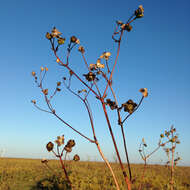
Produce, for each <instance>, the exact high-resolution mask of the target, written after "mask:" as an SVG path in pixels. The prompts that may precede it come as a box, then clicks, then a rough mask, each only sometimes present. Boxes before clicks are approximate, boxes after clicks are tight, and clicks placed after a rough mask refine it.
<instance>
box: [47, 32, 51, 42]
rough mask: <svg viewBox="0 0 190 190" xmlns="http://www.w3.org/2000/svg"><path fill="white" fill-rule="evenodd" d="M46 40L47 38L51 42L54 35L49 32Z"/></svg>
mask: <svg viewBox="0 0 190 190" xmlns="http://www.w3.org/2000/svg"><path fill="white" fill-rule="evenodd" d="M46 38H47V39H48V40H51V38H52V35H51V34H50V33H49V32H47V33H46Z"/></svg>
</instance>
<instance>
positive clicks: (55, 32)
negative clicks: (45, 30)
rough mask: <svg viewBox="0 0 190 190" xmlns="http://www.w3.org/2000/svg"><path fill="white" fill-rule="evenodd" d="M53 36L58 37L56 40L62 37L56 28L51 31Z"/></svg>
mask: <svg viewBox="0 0 190 190" xmlns="http://www.w3.org/2000/svg"><path fill="white" fill-rule="evenodd" d="M51 35H52V37H53V38H54V37H56V38H59V36H60V35H61V32H59V30H57V28H56V27H54V28H53V30H52V31H51Z"/></svg>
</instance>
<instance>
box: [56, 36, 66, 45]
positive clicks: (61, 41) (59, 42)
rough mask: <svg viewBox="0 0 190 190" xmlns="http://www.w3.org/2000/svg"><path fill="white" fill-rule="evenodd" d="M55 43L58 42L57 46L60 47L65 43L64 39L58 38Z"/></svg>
mask: <svg viewBox="0 0 190 190" xmlns="http://www.w3.org/2000/svg"><path fill="white" fill-rule="evenodd" d="M57 42H58V44H59V45H62V44H64V43H65V38H61V37H60V38H58V40H57Z"/></svg>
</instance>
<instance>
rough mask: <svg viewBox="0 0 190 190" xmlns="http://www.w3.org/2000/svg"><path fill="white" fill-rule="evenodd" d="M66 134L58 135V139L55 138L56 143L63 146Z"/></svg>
mask: <svg viewBox="0 0 190 190" xmlns="http://www.w3.org/2000/svg"><path fill="white" fill-rule="evenodd" d="M64 140H65V138H64V135H62V136H58V137H57V139H56V140H55V143H56V144H57V145H58V146H61V145H62V144H64Z"/></svg>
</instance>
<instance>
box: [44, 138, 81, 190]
mask: <svg viewBox="0 0 190 190" xmlns="http://www.w3.org/2000/svg"><path fill="white" fill-rule="evenodd" d="M55 144H56V148H55V146H54V143H52V142H48V143H47V145H46V149H47V151H48V152H52V153H53V154H54V155H55V157H56V158H58V159H59V161H60V164H61V168H62V169H63V171H64V174H65V177H66V183H65V184H66V185H67V189H71V187H72V183H71V181H70V179H69V175H68V172H67V169H66V167H65V164H66V163H65V161H66V159H67V155H68V154H69V153H70V152H72V149H73V147H74V146H75V141H74V140H73V139H70V140H69V141H68V142H67V144H66V145H65V146H63V145H64V144H65V137H64V135H62V136H58V137H57V139H56V140H55ZM55 149H56V150H55ZM73 160H74V161H79V160H80V157H79V155H77V154H75V155H74V157H73ZM41 162H42V163H43V164H44V165H45V166H46V167H47V168H48V169H49V170H50V171H51V172H53V174H54V175H55V176H57V177H59V175H57V174H56V172H55V171H54V170H53V169H52V168H51V167H50V166H49V165H48V160H47V159H42V160H41Z"/></svg>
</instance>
